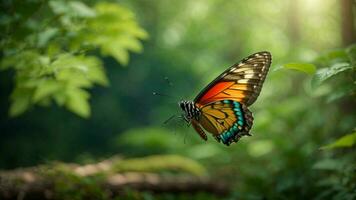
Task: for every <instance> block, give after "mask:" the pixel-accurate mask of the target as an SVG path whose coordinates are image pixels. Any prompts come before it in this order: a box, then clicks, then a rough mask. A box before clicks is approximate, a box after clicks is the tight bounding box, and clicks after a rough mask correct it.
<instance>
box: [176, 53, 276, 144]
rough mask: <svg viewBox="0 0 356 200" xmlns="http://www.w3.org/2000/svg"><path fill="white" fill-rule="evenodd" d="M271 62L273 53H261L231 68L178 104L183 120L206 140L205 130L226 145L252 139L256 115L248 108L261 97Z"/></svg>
mask: <svg viewBox="0 0 356 200" xmlns="http://www.w3.org/2000/svg"><path fill="white" fill-rule="evenodd" d="M271 62H272V56H271V54H270V53H269V52H267V51H262V52H258V53H254V54H252V55H250V56H248V57H246V58H244V59H243V60H241V61H240V62H239V63H236V64H234V65H233V66H231V67H229V68H228V69H227V70H225V71H224V72H223V73H222V74H220V75H219V76H218V77H217V78H216V79H214V80H213V81H212V82H211V83H210V84H209V85H208V86H206V87H205V88H204V89H203V90H202V91H201V92H200V93H199V94H198V95H197V96H196V97H195V99H194V100H193V101H185V100H183V101H180V102H179V106H180V108H181V109H182V110H183V112H184V114H182V118H183V119H184V120H185V121H186V122H187V123H188V125H190V124H191V125H192V126H193V128H194V129H195V131H196V132H197V133H198V134H199V135H200V137H201V138H202V139H203V140H207V139H208V137H207V135H206V133H205V131H204V130H203V129H205V130H206V131H208V132H210V133H211V134H212V135H213V136H214V138H215V139H216V140H217V141H218V142H222V143H223V144H225V145H227V146H229V145H230V144H231V143H233V142H238V141H239V139H240V138H241V137H242V136H245V135H246V136H250V133H249V131H250V129H251V127H252V123H253V116H252V113H251V111H249V109H248V106H250V105H252V104H253V103H254V102H255V101H256V99H257V97H258V95H259V94H260V92H261V88H262V85H263V82H264V80H265V79H266V76H267V73H268V70H269V67H270V65H271Z"/></svg>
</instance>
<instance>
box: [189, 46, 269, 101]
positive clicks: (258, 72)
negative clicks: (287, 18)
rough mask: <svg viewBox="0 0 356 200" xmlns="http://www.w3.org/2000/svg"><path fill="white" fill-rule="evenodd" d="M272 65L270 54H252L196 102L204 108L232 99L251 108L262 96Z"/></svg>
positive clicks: (221, 77) (199, 96)
mask: <svg viewBox="0 0 356 200" xmlns="http://www.w3.org/2000/svg"><path fill="white" fill-rule="evenodd" d="M270 65H271V54H270V53H269V52H266V51H263V52H258V53H255V54H252V55H251V56H249V57H247V58H245V59H243V60H242V61H241V62H239V63H237V64H235V65H233V66H231V67H230V68H229V69H227V70H226V71H224V72H223V73H222V74H221V75H220V76H218V77H217V78H216V79H215V80H214V81H212V82H211V83H210V84H209V85H208V86H207V87H206V88H205V89H203V90H202V92H200V93H199V95H198V96H197V97H196V98H195V100H194V102H195V103H197V104H198V105H200V106H204V105H206V104H209V103H211V102H215V101H220V100H224V99H230V100H234V101H238V102H240V103H243V104H245V105H246V106H250V105H251V104H253V103H254V102H255V101H256V99H257V97H258V95H259V94H260V91H261V88H262V84H263V82H264V80H265V78H266V75H267V72H268V70H269V67H270Z"/></svg>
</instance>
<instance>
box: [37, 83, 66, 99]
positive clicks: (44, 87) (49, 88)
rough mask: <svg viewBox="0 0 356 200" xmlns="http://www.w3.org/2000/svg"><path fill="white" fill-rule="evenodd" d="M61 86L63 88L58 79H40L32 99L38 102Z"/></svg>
mask: <svg viewBox="0 0 356 200" xmlns="http://www.w3.org/2000/svg"><path fill="white" fill-rule="evenodd" d="M61 88H63V85H61V84H60V83H59V82H58V81H55V80H53V79H45V80H42V81H41V82H40V83H39V85H38V87H36V90H35V92H34V94H33V98H32V100H33V102H39V101H40V100H42V99H44V98H46V97H49V96H51V95H53V94H55V93H56V92H58V90H60V89H61Z"/></svg>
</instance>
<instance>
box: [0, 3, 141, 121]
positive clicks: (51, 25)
mask: <svg viewBox="0 0 356 200" xmlns="http://www.w3.org/2000/svg"><path fill="white" fill-rule="evenodd" d="M2 6H3V7H4V9H5V12H2V14H1V17H0V19H1V21H0V26H1V29H2V30H5V31H4V32H2V37H1V38H2V39H1V42H0V44H1V45H0V50H1V52H2V55H3V56H2V57H3V58H2V61H1V69H3V70H4V69H9V68H11V69H13V70H14V71H15V78H14V80H15V88H14V89H13V92H12V94H11V101H12V104H11V107H10V110H9V114H10V116H18V115H20V114H22V113H23V112H25V111H26V110H28V109H29V108H30V107H31V106H32V105H34V104H37V105H41V106H48V105H50V104H51V101H52V100H53V101H54V102H55V103H56V104H57V105H59V106H65V107H66V108H67V109H68V110H70V111H72V112H73V113H76V114H77V115H79V116H81V117H85V118H86V117H89V116H90V105H89V97H90V94H89V92H88V89H89V88H92V87H93V85H94V84H98V85H102V86H107V85H108V79H107V76H106V74H105V71H104V68H103V63H102V62H101V61H100V59H99V58H97V57H96V56H94V55H95V54H93V53H94V50H95V49H99V50H100V52H101V54H102V55H109V56H113V57H114V58H115V59H116V60H117V61H118V62H119V63H121V64H122V65H127V63H128V59H129V53H128V52H129V51H132V52H140V51H141V50H142V45H141V43H140V41H139V39H145V38H147V34H146V32H145V31H144V30H143V29H142V28H141V27H140V26H139V25H138V24H137V22H136V21H135V18H134V15H133V13H132V12H131V11H129V10H128V9H126V8H124V7H122V6H119V5H117V4H114V3H108V2H101V3H97V4H96V5H95V6H92V7H91V6H89V5H87V4H85V3H83V2H81V1H68V2H67V1H64V0H52V1H41V0H38V1H21V2H16V1H9V2H7V4H6V3H5V4H4V5H2ZM13 33H16V34H13ZM91 52H93V53H91Z"/></svg>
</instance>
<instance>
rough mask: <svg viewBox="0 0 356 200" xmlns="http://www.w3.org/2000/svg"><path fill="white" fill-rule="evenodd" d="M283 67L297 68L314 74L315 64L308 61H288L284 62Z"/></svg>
mask: <svg viewBox="0 0 356 200" xmlns="http://www.w3.org/2000/svg"><path fill="white" fill-rule="evenodd" d="M283 68H286V69H294V70H298V71H301V72H305V73H307V74H310V75H312V74H314V73H315V71H316V67H315V65H313V64H310V63H288V64H284V65H283Z"/></svg>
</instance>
